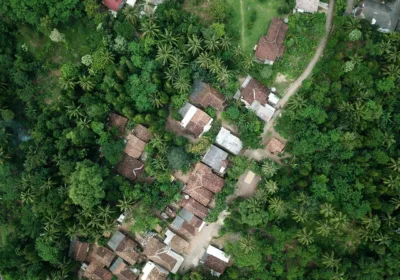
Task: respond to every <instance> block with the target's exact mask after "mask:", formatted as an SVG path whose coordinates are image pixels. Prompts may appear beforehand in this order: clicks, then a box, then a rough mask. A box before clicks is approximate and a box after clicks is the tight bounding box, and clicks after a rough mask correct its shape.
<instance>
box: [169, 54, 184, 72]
mask: <svg viewBox="0 0 400 280" xmlns="http://www.w3.org/2000/svg"><path fill="white" fill-rule="evenodd" d="M186 65H187V62H186V61H185V59H184V58H183V57H182V56H181V55H176V56H172V57H171V68H172V70H174V71H175V72H176V73H177V72H179V71H180V70H181V69H182V68H183V67H185V66H186Z"/></svg>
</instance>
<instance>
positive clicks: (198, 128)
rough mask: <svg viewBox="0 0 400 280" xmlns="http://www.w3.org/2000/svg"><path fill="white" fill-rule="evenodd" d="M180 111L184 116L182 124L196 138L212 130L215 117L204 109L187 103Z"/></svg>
mask: <svg viewBox="0 0 400 280" xmlns="http://www.w3.org/2000/svg"><path fill="white" fill-rule="evenodd" d="M179 113H180V114H181V116H182V118H183V119H182V121H181V126H182V127H183V128H185V129H186V130H187V131H188V132H189V133H191V134H192V135H193V136H194V137H195V138H198V137H200V136H201V135H203V134H204V133H206V132H207V131H209V130H210V128H211V123H212V121H213V119H212V118H211V117H210V116H209V115H207V114H206V113H205V112H204V111H202V110H200V109H199V108H197V107H195V106H193V105H192V104H190V103H186V104H185V105H184V106H183V107H182V108H181V109H180V110H179Z"/></svg>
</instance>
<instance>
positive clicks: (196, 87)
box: [190, 80, 206, 100]
mask: <svg viewBox="0 0 400 280" xmlns="http://www.w3.org/2000/svg"><path fill="white" fill-rule="evenodd" d="M205 86H206V84H205V83H203V82H202V81H199V80H196V81H194V83H193V85H192V94H191V95H190V97H191V98H192V99H194V100H196V99H197V98H198V97H199V95H200V93H201V92H202V91H203V90H204V87H205Z"/></svg>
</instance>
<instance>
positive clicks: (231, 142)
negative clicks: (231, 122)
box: [216, 127, 243, 155]
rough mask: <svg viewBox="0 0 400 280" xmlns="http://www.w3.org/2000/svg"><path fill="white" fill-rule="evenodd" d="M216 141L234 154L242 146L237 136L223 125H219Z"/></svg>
mask: <svg viewBox="0 0 400 280" xmlns="http://www.w3.org/2000/svg"><path fill="white" fill-rule="evenodd" d="M216 143H217V144H218V145H219V146H221V147H222V148H224V149H225V150H227V151H228V152H231V153H232V154H234V155H238V154H239V153H240V151H241V150H242V148H243V143H242V141H241V140H240V139H239V137H237V136H235V135H233V134H232V132H230V131H229V130H227V129H226V128H224V127H221V130H220V131H219V132H218V135H217V140H216Z"/></svg>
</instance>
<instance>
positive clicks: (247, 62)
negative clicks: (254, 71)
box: [242, 56, 254, 71]
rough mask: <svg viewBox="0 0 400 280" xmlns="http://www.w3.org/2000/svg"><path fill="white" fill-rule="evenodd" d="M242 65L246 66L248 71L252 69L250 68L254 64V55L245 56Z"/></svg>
mask: <svg viewBox="0 0 400 280" xmlns="http://www.w3.org/2000/svg"><path fill="white" fill-rule="evenodd" d="M242 66H243V68H244V69H245V70H246V71H248V70H250V68H251V67H253V66H254V59H253V57H252V56H246V57H244V58H243V61H242Z"/></svg>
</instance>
